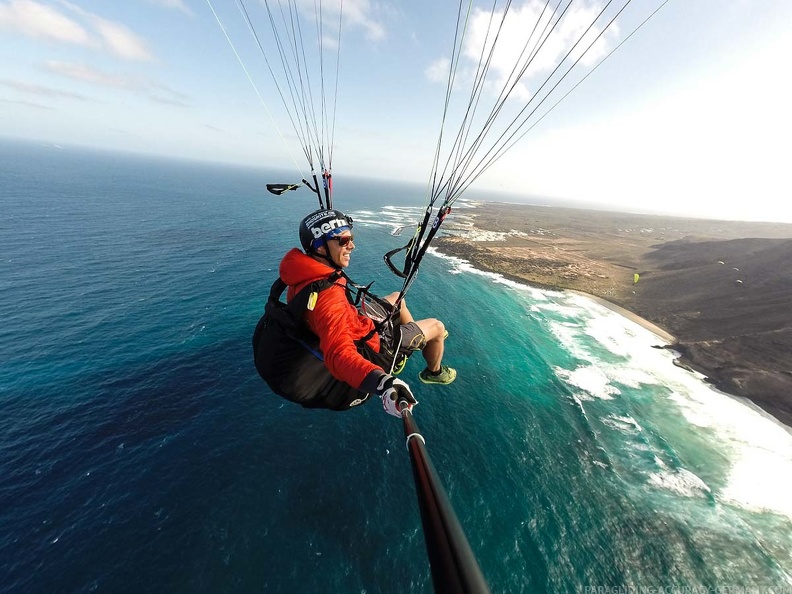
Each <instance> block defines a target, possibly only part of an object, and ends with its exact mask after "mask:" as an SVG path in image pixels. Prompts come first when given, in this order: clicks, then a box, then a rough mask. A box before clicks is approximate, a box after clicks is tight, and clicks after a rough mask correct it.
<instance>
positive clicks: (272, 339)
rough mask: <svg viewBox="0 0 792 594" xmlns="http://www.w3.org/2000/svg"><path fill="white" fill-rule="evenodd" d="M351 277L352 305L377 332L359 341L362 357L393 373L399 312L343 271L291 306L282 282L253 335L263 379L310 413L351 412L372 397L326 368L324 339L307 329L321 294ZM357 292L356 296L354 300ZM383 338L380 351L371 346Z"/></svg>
mask: <svg viewBox="0 0 792 594" xmlns="http://www.w3.org/2000/svg"><path fill="white" fill-rule="evenodd" d="M341 277H343V278H346V280H347V283H346V285H345V290H346V297H347V300H348V301H349V302H350V303H351V304H352V305H354V306H355V307H357V308H358V309H360V311H361V313H363V314H364V315H366V316H368V317H370V318H371V319H372V320H373V321H374V329H373V330H372V331H371V332H369V333H368V334H367V335H366V336H364V337H362V338H360V339H358V340H356V341H355V346H356V348H357V350H358V352H359V353H360V354H361V355H362V356H363V357H364V358H365V359H367V360H369V361H371V362H372V363H374V364H375V365H379V366H380V367H382V368H383V369H390V368H391V366H392V364H393V361H394V359H395V357H396V355H397V353H398V349H397V348H396V347H398V343H396V347H394V346H393V344H392V343H393V336H394V330H395V329H397V328H396V326H398V324H397V321H398V312H397V311H396V310H394V308H393V306H392V305H391V304H390V303H388V302H387V301H385V300H384V299H381V298H379V297H377V296H376V295H374V294H373V293H371V291H370V290H369V289H370V287H371V285H368V286H366V287H362V286H360V285H356V284H354V283H352V282H351V280H350V279H349V277H347V276H346V275H345V274H344V273H343V272H342V271H340V270H339V271H336V272H334V273H333V274H331V275H330V276H328V277H327V278H326V279H320V280H316V281H313V282H312V283H310V284H308V285H306V286H305V287H303V288H302V289H301V290H300V291H299V292H298V293H297V294H296V295H295V296H294V297H293V298H292V299H291V301H289V303H288V304H287V303H283V302H282V301H281V296H282V295H283V292H284V291H285V290H286V289H287V287H288V285H286V283H284V282H283V280H281V278H280V277H279V278H278V279H277V280H276V281H275V282H274V283H273V285H272V288H271V289H270V293H269V297H268V299H267V304H266V306H265V308H264V315H263V316H262V317H261V319H260V320H259V322H258V324H257V325H256V330H255V331H254V333H253V360H254V362H255V365H256V370H257V371H258V373H259V375H260V376H261V377H262V379H264V381H265V382H267V385H269V387H270V389H271V390H272V391H273V392H275V393H276V394H278V395H279V396H281V397H283V398H285V399H287V400H290V401H292V402H296V403H298V404H301V405H302V406H304V407H306V408H330V409H333V410H347V409H349V408H351V407H354V406H357V405H358V404H362V403H363V402H365V401H366V400H367V399H368V398H369V394H366V393H364V392H360V391H358V390H357V389H355V388H353V387H352V386H350V385H349V384H347V383H345V382H342V381H340V380H337V379H336V378H334V377H333V376H332V375H331V374H330V372H329V371H328V369H327V367H325V364H324V355H323V354H322V351H321V349H320V348H319V337H318V336H316V334H314V333H313V332H311V330H310V329H309V328H308V325H307V324H306V323H305V320H304V318H303V315H304V313H305V311H306V310H307V309H309V308H310V309H313V305H315V303H316V299H317V298H318V297H319V294H320V293H321V292H322V291H324V290H326V289H329V288H330V287H332V286H334V285H336V284H339V283H337V281H338V279H339V278H341ZM353 290H354V291H355V292H356V293H357V295H355V296H354V297H353V294H352V292H353ZM375 333H379V334H380V336H381V346H380V352H377V351H375V350H374V349H373V348H371V346H369V345H368V344H367V342H368V340H369V339H370V338H371V337H372V336H374V334H375Z"/></svg>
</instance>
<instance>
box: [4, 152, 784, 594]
mask: <svg viewBox="0 0 792 594" xmlns="http://www.w3.org/2000/svg"><path fill="white" fill-rule="evenodd" d="M0 159H2V162H3V168H2V170H0V206H1V207H2V208H1V211H0V212H2V216H1V217H0V254H1V255H2V258H0V319H2V320H3V323H2V326H0V361H2V365H0V477H2V479H0V481H1V482H0V576H3V577H2V578H1V579H0V591H4V592H6V591H7V592H113V593H116V592H134V593H139V592H235V593H239V592H284V593H286V592H369V593H371V592H427V591H431V578H430V574H429V568H428V564H427V558H426V551H425V545H424V542H423V533H422V530H421V524H420V517H419V511H418V506H417V501H416V497H415V492H414V487H413V483H412V474H411V470H410V464H409V459H408V456H407V453H406V451H405V450H404V443H403V437H402V428H401V424H400V423H399V421H398V420H396V419H394V418H392V417H389V416H387V415H386V414H385V413H384V412H383V411H382V409H381V407H379V406H376V405H367V406H365V407H362V408H361V409H359V410H354V411H350V412H348V413H331V412H325V411H309V410H303V409H301V408H299V407H297V406H295V405H292V404H289V403H286V402H284V401H282V400H280V399H278V398H277V397H276V396H274V395H272V394H271V393H269V392H268V390H267V388H266V386H265V385H264V384H263V382H261V380H260V379H259V378H258V376H257V375H256V373H255V369H254V368H253V365H252V357H251V350H250V335H251V333H252V330H253V327H254V326H255V323H256V321H257V320H258V317H259V315H260V313H261V311H262V308H263V301H264V296H265V294H266V292H267V290H268V288H269V285H270V284H271V282H272V281H273V280H274V275H275V271H276V270H277V265H278V262H279V260H280V258H281V257H282V255H283V253H284V252H285V251H286V250H287V249H288V248H289V247H291V246H292V245H294V244H295V241H294V240H295V235H296V233H295V232H294V231H295V229H296V223H297V221H298V220H299V218H300V217H301V215H302V213H303V212H305V211H308V210H312V209H313V208H314V206H315V200H314V199H313V198H312V197H311V196H310V195H309V194H308V193H307V192H306V191H305V190H302V191H301V192H299V193H289V194H288V195H285V196H283V197H280V198H276V197H274V196H272V195H271V194H268V193H267V192H266V191H264V190H263V187H264V184H265V183H267V182H272V181H295V180H293V179H292V177H294V176H293V175H284V174H278V173H277V172H267V171H264V170H261V171H256V170H246V169H231V168H227V167H226V168H221V167H215V166H211V165H205V164H194V163H180V162H173V161H157V160H151V159H143V158H137V157H130V156H123V155H114V154H95V153H90V152H84V151H77V150H73V149H61V150H58V149H54V148H51V147H38V146H32V145H22V144H9V143H5V144H0ZM334 183H335V189H336V195H335V204H336V207H338V208H341V209H343V210H346V211H348V212H350V213H351V214H352V215H353V216H354V217H355V220H356V225H355V232H356V237H357V238H358V241H357V242H356V244H357V246H358V249H356V251H355V253H354V255H353V264H352V267H351V268H350V271H349V272H350V274H351V275H352V277H353V278H355V279H356V280H358V281H359V282H369V281H370V280H375V281H376V282H375V285H374V287H375V289H376V290H378V291H379V292H381V293H387V292H390V291H393V290H396V289H398V287H399V284H398V283H397V282H396V279H395V277H393V276H392V275H391V274H390V273H389V272H388V271H387V269H386V268H385V265H384V264H383V263H382V260H381V256H382V254H383V253H384V252H385V251H387V249H389V248H390V247H396V246H397V245H399V244H400V243H401V242H403V241H405V238H404V237H393V236H391V235H390V232H391V230H392V229H393V228H395V227H397V226H399V225H402V224H407V223H410V222H411V221H414V220H417V218H418V216H419V214H418V213H419V212H420V211H421V207H420V206H419V205H420V204H421V202H422V199H423V197H422V193H421V190H420V188H419V187H411V186H407V185H398V184H388V183H385V182H372V181H366V180H347V179H344V178H343V177H341V176H339V174H336V177H335V180H334ZM469 197H470V198H475V199H485V198H486V196H483V195H476V194H475V193H473V192H471V193H470V194H469ZM473 211H474V207H473V205H467V206H466V207H462V208H459V209H458V210H456V211H455V216H456V217H457V220H458V221H463V220H465V218H466V217H467V215H469V214H470V213H471V212H473ZM408 302H409V305H410V308H411V310H412V311H413V312H414V313H416V314H419V315H422V316H437V317H441V318H442V319H443V320H444V321H445V322H446V325H447V327H448V329H449V332H450V338H449V340H448V342H447V350H446V361H447V362H448V363H449V364H451V365H453V366H455V367H456V368H457V369H458V370H459V378H458V379H457V381H456V382H455V383H454V384H452V385H451V386H448V387H438V386H425V385H423V384H421V383H420V382H418V381H416V378H415V376H416V374H417V372H418V371H419V370H420V369H421V366H420V363H419V362H418V361H411V362H410V363H409V364H408V366H407V369H406V371H405V372H404V375H403V376H402V377H404V378H405V379H406V380H407V381H411V385H412V386H413V388H414V391H415V393H416V396H417V398H418V400H419V401H420V404H419V405H418V407H417V408H416V409H415V416H416V420H417V422H418V423H419V425H420V427H421V429H422V430H423V432H424V434H425V436H426V438H427V447H428V451H429V452H430V455H431V456H432V460H433V462H434V465H435V467H436V468H437V470H438V473H439V474H440V476H441V478H442V480H443V482H444V484H445V487H446V489H447V491H448V493H449V496H450V499H451V501H452V503H453V504H454V506H455V508H456V511H457V514H458V516H459V518H460V521H461V523H462V525H463V526H464V527H465V530H466V532H467V534H468V538H469V540H470V543H471V546H472V547H473V549H474V551H475V553H476V555H477V557H478V558H479V561H480V564H481V568H482V570H483V572H484V575H485V576H486V578H487V580H488V582H489V583H490V586H491V588H492V590H493V592H579V591H585V590H586V588H597V587H610V588H627V587H633V588H664V587H677V588H683V587H687V588H694V587H695V588H701V589H702V590H700V591H703V588H711V589H715V588H727V587H739V586H744V587H754V588H759V587H764V588H765V590H764V591H789V588H791V587H792V558H790V551H792V503H790V501H789V500H790V498H789V492H790V486H792V484H791V483H790V478H789V477H792V436H790V433H789V432H788V431H787V430H786V429H785V428H784V427H782V426H780V425H778V424H777V423H775V422H774V421H773V420H771V419H768V418H767V417H766V416H765V415H763V414H761V413H760V412H758V411H756V410H754V409H752V408H750V407H749V406H747V405H745V404H744V403H742V402H738V401H737V400H735V399H733V398H731V397H729V396H727V395H724V394H719V393H717V392H714V391H712V390H711V389H709V388H708V387H707V385H706V384H705V383H703V382H702V380H701V378H699V377H696V376H694V375H693V374H690V373H688V372H686V371H684V370H682V369H680V368H677V367H675V366H674V365H673V364H672V359H673V354H672V353H670V352H668V351H666V350H659V349H654V348H652V346H653V345H659V344H662V342H661V341H660V339H658V338H657V337H655V336H654V335H652V334H651V333H649V332H648V331H646V330H644V329H642V328H640V327H638V326H636V325H635V324H633V323H632V322H630V321H629V320H627V319H625V318H622V317H620V316H618V315H617V314H615V313H613V312H611V311H609V310H607V309H604V308H602V307H601V306H599V305H597V304H595V303H594V302H592V301H589V300H587V299H585V298H583V297H580V296H576V295H567V294H563V293H558V292H549V291H539V290H536V289H529V288H526V287H520V286H517V285H514V284H512V283H509V282H507V281H504V280H503V279H499V278H498V277H496V276H494V275H488V274H483V273H480V272H478V271H475V270H473V269H471V268H470V267H469V266H467V265H466V264H465V263H464V262H461V261H458V260H454V259H450V258H445V257H441V256H439V255H437V254H432V255H430V256H427V258H426V259H425V260H424V264H423V265H422V268H421V272H420V274H419V277H418V279H417V281H416V283H415V284H414V286H413V287H412V289H411V290H410V293H409V295H408ZM590 591H591V590H590ZM712 591H714V590H712Z"/></svg>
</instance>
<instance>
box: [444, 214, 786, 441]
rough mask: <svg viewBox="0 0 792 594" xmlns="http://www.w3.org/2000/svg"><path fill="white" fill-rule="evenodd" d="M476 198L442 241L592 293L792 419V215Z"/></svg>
mask: <svg viewBox="0 0 792 594" xmlns="http://www.w3.org/2000/svg"><path fill="white" fill-rule="evenodd" d="M472 206H474V207H473V208H459V209H456V210H455V211H454V213H453V215H452V216H451V217H449V218H448V219H447V220H446V222H445V223H444V225H443V229H444V231H445V233H444V234H443V236H442V237H439V238H438V239H437V240H436V241H435V245H436V247H437V248H438V249H439V250H440V251H441V252H443V253H445V254H448V255H452V256H456V257H460V258H463V259H465V260H467V261H469V262H470V263H471V264H472V265H474V266H476V267H477V268H480V269H482V270H487V271H490V272H496V273H499V274H502V275H504V276H505V277H507V278H509V279H512V280H515V281H517V282H521V283H526V284H531V285H535V286H542V287H548V288H554V289H567V290H572V291H578V292H581V293H584V294H586V295H587V296H589V297H591V298H595V299H597V300H598V301H599V302H600V303H602V304H603V305H605V306H607V307H610V308H611V309H614V310H616V311H618V312H619V313H620V314H622V315H624V316H627V317H630V318H631V319H633V320H634V321H636V322H637V323H640V324H641V325H643V326H644V327H646V328H647V329H649V330H651V331H652V332H654V333H655V334H657V335H658V336H660V337H661V338H663V340H665V341H667V342H669V343H671V348H673V349H674V350H676V351H678V352H679V353H680V354H681V356H680V358H679V360H678V362H679V364H680V365H683V366H686V367H688V368H690V369H693V370H695V371H698V372H699V373H702V374H703V375H705V376H706V377H707V379H708V381H710V382H711V383H712V384H713V385H714V386H715V387H716V388H718V389H720V390H722V391H724V392H726V393H729V394H733V395H736V396H741V397H745V398H747V399H749V400H750V401H752V402H753V403H755V404H756V405H758V406H759V407H761V408H762V409H763V410H765V411H766V412H768V413H770V414H771V415H773V416H774V417H775V418H777V419H778V420H779V421H781V422H783V423H785V424H786V425H788V426H792V225H790V224H783V223H752V222H739V221H718V220H705V219H689V218H677V217H666V216H654V215H643V214H628V213H617V212H609V211H597V210H581V209H571V208H561V207H547V206H534V205H523V204H507V203H490V202H488V203H486V204H483V203H480V204H473V205H472ZM636 275H637V276H636Z"/></svg>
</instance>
